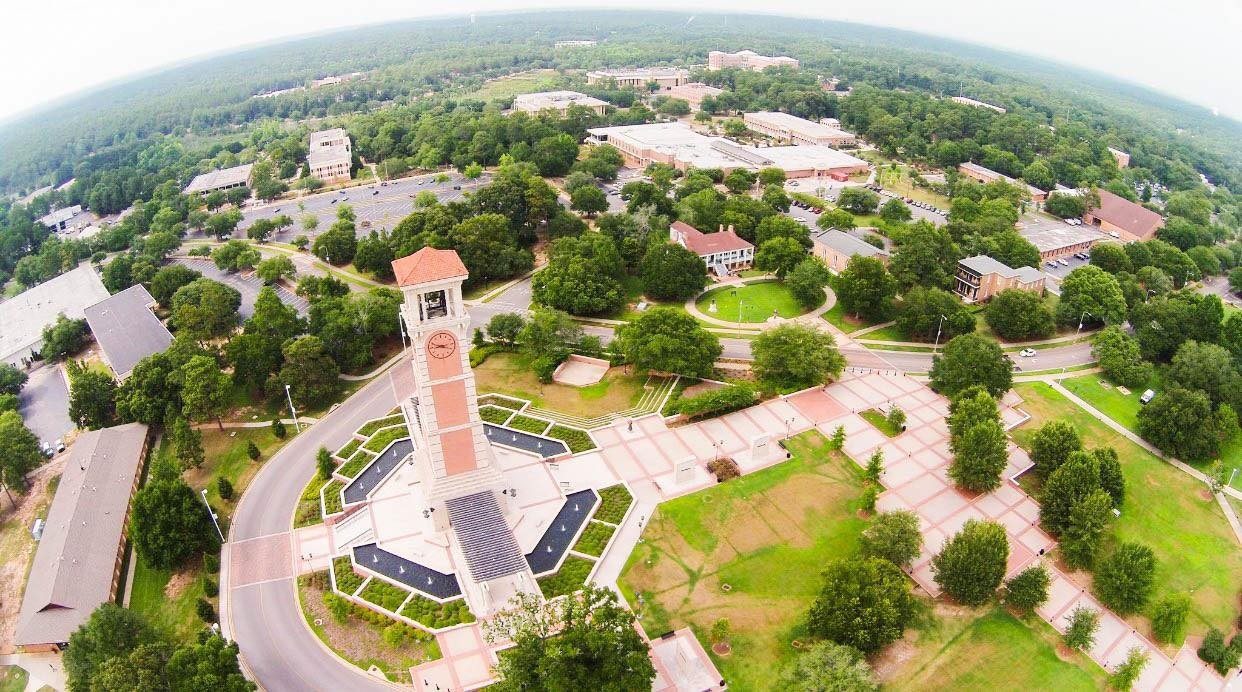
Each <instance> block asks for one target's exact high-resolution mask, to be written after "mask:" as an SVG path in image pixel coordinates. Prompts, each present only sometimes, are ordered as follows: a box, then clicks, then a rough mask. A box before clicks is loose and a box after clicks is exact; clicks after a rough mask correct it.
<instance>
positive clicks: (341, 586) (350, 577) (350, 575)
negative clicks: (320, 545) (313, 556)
mask: <svg viewBox="0 0 1242 692" xmlns="http://www.w3.org/2000/svg"><path fill="white" fill-rule="evenodd" d="M332 574H333V576H335V577H336V590H337V591H340V592H341V593H347V594H350V595H353V594H354V593H356V592H357V591H358V587H359V586H362V582H364V581H366V580H365V579H363V578H362V577H360V576H358V575H357V574H355V573H354V566H353V564H352V563H351V562H350V561H349V556H348V555H345V556H342V557H338V558H336V559H334V560H332Z"/></svg>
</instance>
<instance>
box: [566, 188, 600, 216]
mask: <svg viewBox="0 0 1242 692" xmlns="http://www.w3.org/2000/svg"><path fill="white" fill-rule="evenodd" d="M569 208H570V209H573V210H574V211H578V212H582V213H583V214H586V215H587V216H592V217H593V216H595V215H596V214H598V213H600V212H601V211H608V197H607V196H605V195H604V191H603V190H601V189H599V188H598V187H595V186H594V185H583V186H582V187H579V188H578V189H576V190H574V191H573V193H571V194H570V195H569Z"/></svg>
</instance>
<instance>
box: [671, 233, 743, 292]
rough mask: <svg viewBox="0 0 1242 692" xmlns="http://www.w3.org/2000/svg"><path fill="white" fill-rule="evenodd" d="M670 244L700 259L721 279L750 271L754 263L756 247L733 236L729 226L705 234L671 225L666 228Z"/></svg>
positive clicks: (735, 234)
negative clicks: (680, 247)
mask: <svg viewBox="0 0 1242 692" xmlns="http://www.w3.org/2000/svg"><path fill="white" fill-rule="evenodd" d="M669 240H671V241H672V242H674V243H677V244H678V245H680V246H682V247H684V248H686V249H687V250H689V251H690V252H693V253H694V254H696V255H698V256H699V257H701V258H702V259H703V261H704V262H705V263H706V264H707V269H708V271H710V272H712V273H714V274H715V275H716V276H719V277H721V278H723V277H726V276H729V275H730V274H732V273H733V272H736V271H741V270H743V269H750V266H751V264H753V263H754V261H755V246H754V245H752V244H751V243H750V242H749V241H747V240H746V239H745V238H742V237H741V236H739V235H738V234H737V233H735V232H734V230H733V227H732V226H729V227H728V228H727V229H726V228H721V229H720V230H718V231H716V232H715V233H704V232H702V231H700V230H699V229H697V228H695V227H694V226H691V225H690V224H688V223H685V222H682V221H674V222H673V225H672V226H671V227H669Z"/></svg>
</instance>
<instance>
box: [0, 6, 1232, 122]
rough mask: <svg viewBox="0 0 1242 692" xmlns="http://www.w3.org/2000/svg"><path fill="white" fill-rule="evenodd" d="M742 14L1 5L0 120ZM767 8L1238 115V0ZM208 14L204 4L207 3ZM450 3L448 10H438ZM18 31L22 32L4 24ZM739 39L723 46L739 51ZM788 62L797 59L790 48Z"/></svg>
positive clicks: (704, 9) (509, 8)
mask: <svg viewBox="0 0 1242 692" xmlns="http://www.w3.org/2000/svg"><path fill="white" fill-rule="evenodd" d="M586 6H590V7H593V8H596V7H598V8H633V9H639V8H655V9H674V8H676V9H684V10H686V11H687V12H689V13H693V12H695V11H700V12H753V11H754V8H755V7H756V3H754V2H753V1H751V0H748V1H746V2H743V1H742V0H710V1H704V0H671V2H670V1H667V0H666V1H665V2H659V1H658V0H655V1H653V0H612V1H611V2H606V3H599V2H595V3H592V2H590V1H589V0H577V1H574V0H568V1H567V0H531V1H529V2H526V1H523V0H508V1H505V0H456V1H455V2H453V3H448V4H440V3H428V2H409V0H354V1H353V2H349V3H342V2H340V0H298V1H297V2H288V1H287V0H280V1H271V0H212V1H211V2H209V3H198V2H187V1H186V0H53V1H44V2H19V3H14V4H13V5H10V6H9V7H6V8H4V9H3V10H0V16H4V17H5V18H6V19H7V20H11V21H7V22H6V24H7V25H8V26H9V27H10V31H8V32H6V34H7V35H6V37H5V40H4V41H3V42H0V64H6V65H12V66H18V67H19V68H20V69H15V70H10V71H9V72H7V73H6V75H5V85H4V89H3V92H2V93H0V120H5V119H8V118H9V117H10V116H12V115H14V114H17V113H21V112H24V111H28V110H30V109H32V108H36V107H39V106H42V105H44V104H47V103H51V102H53V101H55V100H56V99H57V98H58V97H61V96H64V95H67V94H73V93H75V92H79V91H81V90H83V89H86V88H89V87H92V86H96V85H99V84H102V83H106V82H110V81H113V80H116V79H118V78H123V77H126V76H129V75H133V74H135V73H139V72H144V71H147V70H151V69H154V68H159V67H163V66H168V65H171V64H175V63H180V62H185V61H187V60H192V59H194V58H200V57H204V56H208V55H214V54H220V53H224V52H230V51H231V50H232V49H237V48H242V47H247V46H253V45H256V44H262V43H270V42H276V41H279V40H281V39H285V38H290V37H295V36H299V35H305V34H310V33H319V32H325V31H331V30H337V29H344V28H348V27H351V26H360V25H365V24H376V23H383V22H389V21H394V20H400V19H409V18H415V17H420V16H431V15H437V14H440V15H443V14H446V13H449V12H451V13H452V14H464V13H469V12H496V11H514V10H518V9H545V8H564V7H586ZM758 6H760V7H762V9H763V11H765V12H766V13H769V14H786V15H799V16H813V17H820V18H824V19H835V20H842V21H852V22H858V23H862V24H873V25H879V26H888V27H894V28H898V29H906V30H910V31H917V32H920V33H925V34H931V35H936V36H944V37H947V38H954V39H959V40H963V41H968V42H971V43H978V44H982V45H987V46H991V47H994V48H1000V49H1003V50H1009V51H1013V52H1019V53H1026V54H1030V55H1036V56H1039V57H1044V58H1050V59H1053V60H1057V61H1060V62H1066V63H1070V64H1074V65H1078V66H1081V67H1086V68H1090V69H1094V70H1097V71H1100V72H1103V73H1106V74H1109V75H1112V76H1114V77H1119V78H1122V79H1125V80H1128V81H1131V82H1135V83H1138V84H1142V85H1144V86H1148V87H1152V88H1154V89H1156V90H1159V91H1163V92H1165V93H1169V94H1172V95H1174V96H1179V97H1182V98H1184V99H1186V100H1189V101H1192V102H1194V103H1198V104H1201V105H1204V106H1207V107H1208V108H1212V109H1216V110H1217V111H1218V112H1219V113H1221V114H1225V115H1229V116H1231V117H1233V118H1236V119H1239V120H1242V79H1240V78H1239V74H1238V68H1239V67H1240V66H1242V58H1239V55H1240V53H1239V50H1238V40H1239V37H1242V0H1215V1H1211V0H1179V1H1178V2H1168V0H1160V1H1156V0H1040V1H1039V2H1038V3H1032V2H1023V3H1016V2H1013V1H1012V0H896V1H889V2H886V1H883V0H881V1H878V2H877V1H873V2H826V1H823V0H801V1H797V0H765V2H763V3H761V4H759V5H758ZM208 8H209V9H208ZM446 8H451V9H446ZM17 27H22V29H21V30H14V29H16V28H17ZM744 47H745V46H736V47H726V48H736V49H740V48H744ZM795 57H797V56H795Z"/></svg>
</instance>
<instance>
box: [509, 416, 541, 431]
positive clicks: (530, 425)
mask: <svg viewBox="0 0 1242 692" xmlns="http://www.w3.org/2000/svg"><path fill="white" fill-rule="evenodd" d="M509 427H510V428H513V429H514V430H522V431H525V432H528V433H535V434H536V435H542V434H543V431H544V429H545V428H547V427H548V421H546V420H542V419H539V418H531V417H530V416H523V415H521V414H518V415H516V416H514V417H513V419H512V420H510V421H509Z"/></svg>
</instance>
